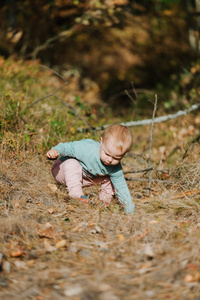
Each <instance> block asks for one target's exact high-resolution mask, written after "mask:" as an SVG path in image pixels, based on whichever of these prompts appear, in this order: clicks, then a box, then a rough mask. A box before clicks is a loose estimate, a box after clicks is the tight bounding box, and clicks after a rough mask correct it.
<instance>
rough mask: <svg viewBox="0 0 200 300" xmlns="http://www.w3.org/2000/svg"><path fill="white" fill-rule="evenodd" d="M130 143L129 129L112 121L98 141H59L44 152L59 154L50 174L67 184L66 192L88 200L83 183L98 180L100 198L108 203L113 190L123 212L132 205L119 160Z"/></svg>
mask: <svg viewBox="0 0 200 300" xmlns="http://www.w3.org/2000/svg"><path fill="white" fill-rule="evenodd" d="M132 143H133V136H132V133H131V131H130V129H128V128H127V127H125V126H123V125H119V124H114V125H110V126H109V127H107V128H106V129H105V130H104V132H103V134H102V135H101V139H100V142H96V141H94V140H91V139H83V140H81V141H75V142H67V143H59V144H58V145H57V146H55V147H53V148H52V149H51V150H49V151H48V152H47V157H48V158H50V159H55V158H57V157H59V159H58V160H56V161H55V163H54V164H53V166H52V174H53V176H54V178H55V179H56V181H57V182H58V183H60V184H63V185H65V186H66V188H67V189H68V192H69V196H71V197H76V198H79V199H80V200H82V201H83V202H87V196H84V194H83V187H87V186H90V185H93V184H98V183H101V188H100V194H99V199H100V201H102V202H104V203H109V202H110V201H111V199H112V197H113V195H114V194H116V196H117V197H118V200H119V202H120V203H122V204H123V205H124V211H125V213H126V214H131V213H133V212H134V210H135V205H134V203H133V201H132V199H131V195H130V192H129V189H128V186H127V184H126V180H125V178H124V175H123V171H122V166H121V163H120V160H121V159H122V158H123V156H124V155H125V154H126V153H127V152H128V151H130V150H131V147H132Z"/></svg>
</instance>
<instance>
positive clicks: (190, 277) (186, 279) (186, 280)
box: [184, 274, 194, 282]
mask: <svg viewBox="0 0 200 300" xmlns="http://www.w3.org/2000/svg"><path fill="white" fill-rule="evenodd" d="M184 281H185V282H192V281H194V278H193V276H192V275H191V274H187V275H186V276H185V278H184Z"/></svg>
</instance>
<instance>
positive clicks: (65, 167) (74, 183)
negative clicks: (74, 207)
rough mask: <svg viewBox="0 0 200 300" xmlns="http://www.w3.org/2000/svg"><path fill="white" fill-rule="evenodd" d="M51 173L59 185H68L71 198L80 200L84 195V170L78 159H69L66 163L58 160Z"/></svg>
mask: <svg viewBox="0 0 200 300" xmlns="http://www.w3.org/2000/svg"><path fill="white" fill-rule="evenodd" d="M51 171H52V174H53V177H54V178H55V179H56V181H57V182H58V183H60V184H63V185H66V187H67V189H68V192H69V196H70V197H77V198H79V197H80V196H82V195H83V190H82V185H83V178H82V177H83V176H82V174H83V169H82V167H81V165H80V164H79V162H78V161H77V160H76V159H73V158H69V159H67V160H65V161H64V162H62V161H61V160H60V159H58V160H56V161H55V163H54V164H53V166H52V170H51Z"/></svg>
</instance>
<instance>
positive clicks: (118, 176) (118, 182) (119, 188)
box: [110, 169, 135, 215]
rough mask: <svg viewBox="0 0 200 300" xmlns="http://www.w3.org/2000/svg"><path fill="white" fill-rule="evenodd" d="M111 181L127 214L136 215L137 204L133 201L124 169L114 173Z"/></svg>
mask: <svg viewBox="0 0 200 300" xmlns="http://www.w3.org/2000/svg"><path fill="white" fill-rule="evenodd" d="M110 179H111V181H112V183H113V186H114V189H115V193H116V195H117V197H118V200H119V202H120V203H122V204H123V205H124V212H125V214H127V215H130V214H132V213H134V211H135V204H134V203H133V201H132V197H131V194H130V191H129V189H128V186H127V183H126V180H125V178H124V174H123V171H122V169H119V170H117V172H114V173H113V174H112V175H111V176H110Z"/></svg>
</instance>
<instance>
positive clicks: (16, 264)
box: [14, 260, 27, 270]
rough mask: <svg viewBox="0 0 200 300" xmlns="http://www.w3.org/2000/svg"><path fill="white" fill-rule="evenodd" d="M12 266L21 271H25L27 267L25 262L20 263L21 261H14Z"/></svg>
mask: <svg viewBox="0 0 200 300" xmlns="http://www.w3.org/2000/svg"><path fill="white" fill-rule="evenodd" d="M14 265H15V266H16V267H17V268H18V269H21V270H27V265H26V263H25V261H21V260H16V261H15V262H14Z"/></svg>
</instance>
